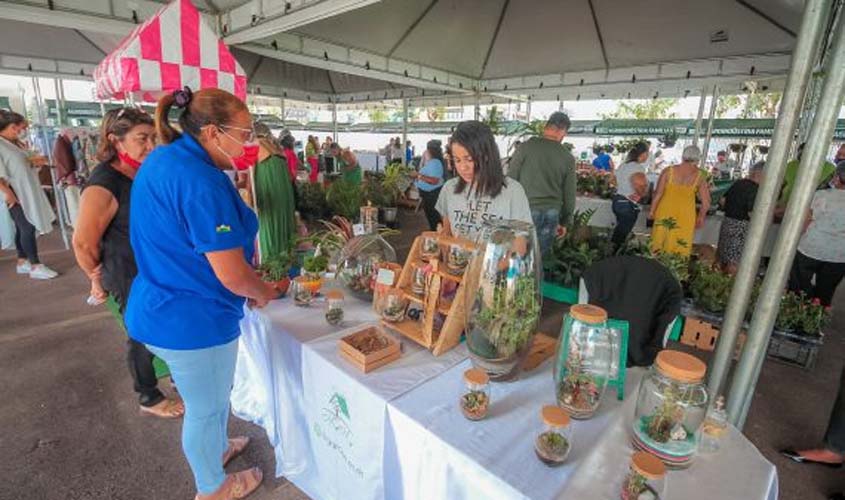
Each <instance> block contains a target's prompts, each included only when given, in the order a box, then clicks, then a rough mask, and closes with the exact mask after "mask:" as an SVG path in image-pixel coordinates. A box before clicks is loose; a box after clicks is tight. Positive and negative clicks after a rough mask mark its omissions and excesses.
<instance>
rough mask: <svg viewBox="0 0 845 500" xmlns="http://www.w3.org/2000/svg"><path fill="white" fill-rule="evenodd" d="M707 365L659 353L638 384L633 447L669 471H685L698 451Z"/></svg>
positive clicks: (687, 356)
mask: <svg viewBox="0 0 845 500" xmlns="http://www.w3.org/2000/svg"><path fill="white" fill-rule="evenodd" d="M706 372H707V366H706V365H705V364H704V363H703V362H702V361H701V360H699V359H698V358H696V357H695V356H692V355H690V354H686V353H683V352H680V351H673V350H664V351H661V352H660V353H659V354H658V355H657V358H656V359H655V361H654V365H653V366H652V368H651V370H650V371H649V373H648V374H647V375H646V376H645V378H643V380H642V382H641V383H640V389H639V395H638V397H637V409H636V413H635V418H634V424H633V439H632V440H633V444H634V446H635V447H636V448H638V449H640V450H643V451H647V452H649V453H651V454H653V455H655V456H656V457H658V458H659V459H661V460H662V461H663V463H665V464H666V466H667V467H670V468H676V469H679V468H686V467H689V466H690V465H691V464H692V461H693V459H694V458H695V454H696V452H697V450H698V440H699V435H700V430H701V424H702V423H703V422H704V416H705V414H706V411H707V388H706V386H705V384H704V375H705V373H706Z"/></svg>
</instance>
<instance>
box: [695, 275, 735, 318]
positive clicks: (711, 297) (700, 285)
mask: <svg viewBox="0 0 845 500" xmlns="http://www.w3.org/2000/svg"><path fill="white" fill-rule="evenodd" d="M732 287H733V276H731V275H729V274H726V273H723V272H722V271H719V270H717V269H714V268H712V267H710V266H708V265H704V264H697V265H696V266H695V274H694V276H693V279H692V282H691V283H690V291H691V292H692V299H693V301H694V302H695V305H696V306H697V307H699V308H701V309H703V310H704V311H707V312H711V313H721V312H723V311H724V310H725V309H726V308H727V306H728V299H729V298H730V295H731V288H732Z"/></svg>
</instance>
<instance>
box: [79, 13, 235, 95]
mask: <svg viewBox="0 0 845 500" xmlns="http://www.w3.org/2000/svg"><path fill="white" fill-rule="evenodd" d="M94 81H95V83H96V86H97V97H98V98H100V99H124V98H126V97H127V96H129V95H132V96H134V97H135V99H138V100H142V101H147V102H152V101H155V100H157V99H158V97H160V96H161V95H162V94H164V93H166V92H172V91H174V90H177V89H181V88H183V87H186V86H187V87H190V88H191V89H193V90H197V89H203V88H220V89H223V90H227V91H229V92H231V93H233V94H235V95H236V96H238V97H240V98H241V99H243V100H246V74H245V73H244V70H243V68H242V67H241V65H240V64H238V62H237V61H236V60H235V58H234V57H233V56H232V53H231V52H230V51H229V48H228V47H226V45H225V44H224V43H223V41H222V40H220V39H218V38H217V34H216V33H215V32H214V30H213V29H212V28H211V27H210V26H208V25H207V24H206V23H205V22H204V21H203V19H202V17H201V16H200V13H199V11H198V10H197V9H196V7H194V5H193V4H192V3H191V1H190V0H173V1H172V2H171V3H170V4H169V5H166V6H165V7H163V8H162V9H161V10H159V11H158V12H157V13H156V14H155V15H154V16H153V17H152V18H150V19H149V20H147V21H146V22H145V23H144V24H141V25H140V26H138V27H137V28H135V29H134V30H133V31H132V33H131V34H130V35H129V36H128V37H127V38H126V39H125V40H123V42H121V43H120V45H119V46H118V48H117V49H116V50H115V51H114V52H112V53H111V54H109V55H108V56H106V58H105V59H104V60H103V61H102V62H101V63H100V64H99V65H98V66H97V69H96V70H94Z"/></svg>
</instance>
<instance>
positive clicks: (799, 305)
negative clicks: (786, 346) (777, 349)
mask: <svg viewBox="0 0 845 500" xmlns="http://www.w3.org/2000/svg"><path fill="white" fill-rule="evenodd" d="M828 321H830V312H829V311H827V310H826V309H825V307H824V306H822V305H821V304H820V303H819V301H818V300H810V299H809V298H807V296H806V295H804V294H803V293H795V292H786V293H785V294H784V295H783V299H781V302H780V309H779V310H778V317H777V320H776V321H775V329H777V330H782V331H788V332H796V333H800V334H804V335H808V336H817V335H819V332H820V331H821V329H822V328H823V327H824V326H825V325H826V324H827V322H828Z"/></svg>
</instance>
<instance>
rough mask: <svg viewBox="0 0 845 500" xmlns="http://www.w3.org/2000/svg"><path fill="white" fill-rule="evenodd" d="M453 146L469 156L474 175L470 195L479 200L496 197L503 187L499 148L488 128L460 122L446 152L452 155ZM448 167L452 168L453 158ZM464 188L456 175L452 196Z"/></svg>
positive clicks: (477, 123)
mask: <svg viewBox="0 0 845 500" xmlns="http://www.w3.org/2000/svg"><path fill="white" fill-rule="evenodd" d="M454 144H460V145H461V146H463V147H464V148H465V149H466V150H467V151H468V152H469V155H470V156H471V157H472V161H473V164H474V167H475V175H474V176H473V179H472V185H471V186H470V192H472V193H473V194H475V196H479V197H480V196H489V197H490V198H495V197H497V196H499V193H501V192H502V188H504V187H505V185H506V180H505V172H504V171H503V170H502V158H501V157H500V156H499V146H497V145H496V139H495V137H493V131H492V130H490V127H488V126H487V125H485V124H484V123H481V122H479V121H475V120H469V121H465V122H461V123H459V124H458V126H457V127H455V131H454V132H453V133H452V137H450V138H449V149H450V150H451V152H452V155H454V153H455V148H454ZM452 164H453V165H454V159H452ZM466 187H467V183H466V181H464V179H463V178H462V177H460V176H458V183H457V185H456V186H455V194H460V193H463V192H464V189H466Z"/></svg>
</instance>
